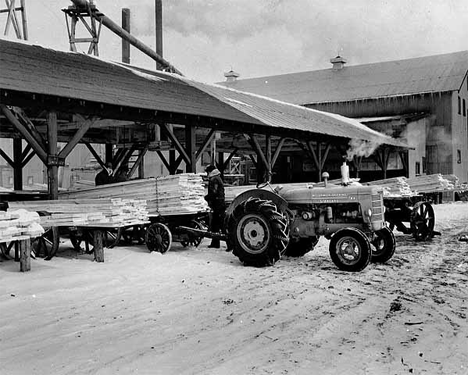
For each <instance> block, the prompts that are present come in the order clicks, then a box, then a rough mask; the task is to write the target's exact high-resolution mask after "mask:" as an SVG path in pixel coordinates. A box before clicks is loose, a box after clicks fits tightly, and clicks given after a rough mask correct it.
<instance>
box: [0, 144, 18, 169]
mask: <svg viewBox="0 0 468 375" xmlns="http://www.w3.org/2000/svg"><path fill="white" fill-rule="evenodd" d="M0 156H2V157H3V159H5V161H6V162H7V163H8V164H9V165H10V167H12V168H14V167H15V163H14V162H13V160H11V159H10V157H9V156H8V155H7V154H6V153H5V151H3V150H2V149H1V148H0Z"/></svg>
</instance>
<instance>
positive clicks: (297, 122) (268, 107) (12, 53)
mask: <svg viewBox="0 0 468 375" xmlns="http://www.w3.org/2000/svg"><path fill="white" fill-rule="evenodd" d="M1 89H3V90H15V91H20V92H26V93H34V94H44V95H52V96H57V97H62V98H72V99H79V100H86V101H92V102H96V103H104V104H112V105H119V106H122V107H132V108H138V109H140V108H141V109H151V110H154V111H166V112H171V113H180V114H190V115H199V116H208V117H211V118H219V119H227V120H232V121H236V122H241V123H247V124H253V125H255V126H256V127H258V128H259V130H260V129H261V128H262V127H263V128H264V129H262V131H259V133H261V132H264V131H265V128H276V129H286V130H293V131H299V132H307V133H310V134H320V135H328V136H334V137H343V138H349V139H362V140H368V141H372V142H375V143H379V144H382V143H383V144H389V145H394V146H401V147H406V145H405V144H404V143H402V142H400V141H399V140H396V139H393V138H391V137H388V136H385V135H383V134H381V133H378V132H376V131H374V130H372V129H370V128H368V127H366V126H365V125H363V124H361V123H359V122H357V121H356V120H352V119H348V118H346V117H343V116H339V115H335V114H330V113H325V112H320V111H316V110H312V109H307V108H304V107H301V106H297V105H293V104H289V103H284V102H279V101H277V100H273V99H270V98H266V97H261V96H258V95H253V94H249V93H243V92H240V91H236V90H232V89H228V88H226V87H223V86H219V85H209V84H204V83H200V82H196V81H194V80H190V79H188V78H185V77H182V76H179V75H176V74H171V73H165V72H160V71H150V70H145V69H141V68H136V67H132V66H130V65H126V64H122V63H114V62H109V61H105V60H102V59H100V58H96V57H94V56H90V55H85V54H81V53H75V52H63V51H56V50H52V49H48V48H44V47H40V46H37V45H30V44H28V43H23V42H16V41H15V42H13V41H9V40H4V39H0V90H1ZM64 105H66V103H65V104H64ZM200 126H202V124H200Z"/></svg>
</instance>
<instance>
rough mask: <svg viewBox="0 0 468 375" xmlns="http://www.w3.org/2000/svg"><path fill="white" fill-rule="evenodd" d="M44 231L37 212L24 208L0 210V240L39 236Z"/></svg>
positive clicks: (17, 239) (9, 240)
mask: <svg viewBox="0 0 468 375" xmlns="http://www.w3.org/2000/svg"><path fill="white" fill-rule="evenodd" d="M43 233H44V228H42V226H41V225H40V218H39V215H38V214H37V212H30V211H27V210H24V209H20V210H12V211H10V212H5V211H0V242H11V241H20V240H26V239H28V238H35V237H39V236H41V235H42V234H43Z"/></svg>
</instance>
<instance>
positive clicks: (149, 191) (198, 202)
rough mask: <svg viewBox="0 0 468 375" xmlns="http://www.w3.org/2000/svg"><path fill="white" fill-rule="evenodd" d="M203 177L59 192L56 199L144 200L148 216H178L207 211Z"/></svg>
mask: <svg viewBox="0 0 468 375" xmlns="http://www.w3.org/2000/svg"><path fill="white" fill-rule="evenodd" d="M204 196H205V189H204V185H203V178H202V176H201V175H198V174H195V173H182V174H177V175H171V176H164V177H158V178H148V179H141V180H130V181H125V182H118V183H113V184H108V185H102V186H96V187H94V188H91V189H83V190H79V191H68V192H61V193H59V199H60V200H64V199H68V200H69V199H99V198H122V199H124V198H131V199H144V200H146V203H147V209H148V213H149V216H158V215H180V214H188V213H197V212H205V211H208V205H207V203H206V201H205V199H204Z"/></svg>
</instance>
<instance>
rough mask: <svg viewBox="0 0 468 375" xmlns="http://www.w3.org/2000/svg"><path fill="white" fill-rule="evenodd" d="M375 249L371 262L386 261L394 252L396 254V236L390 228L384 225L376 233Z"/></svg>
mask: <svg viewBox="0 0 468 375" xmlns="http://www.w3.org/2000/svg"><path fill="white" fill-rule="evenodd" d="M372 245H374V249H373V250H372V257H371V262H373V263H385V262H386V261H387V260H389V259H390V258H391V257H392V256H393V254H395V248H396V242H395V236H394V235H393V232H392V231H391V229H390V228H387V227H383V228H382V229H381V230H379V231H377V232H375V233H374V239H373V240H372Z"/></svg>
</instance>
